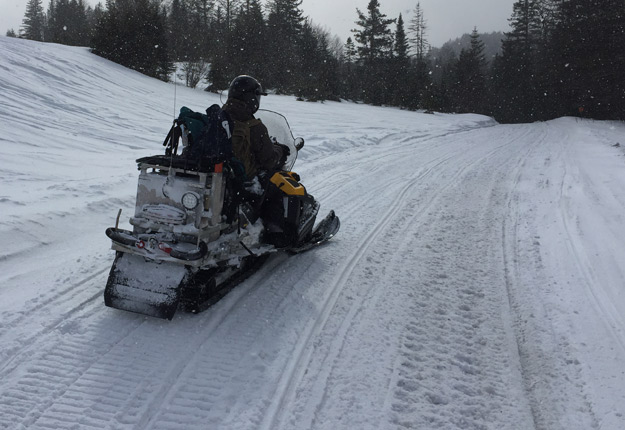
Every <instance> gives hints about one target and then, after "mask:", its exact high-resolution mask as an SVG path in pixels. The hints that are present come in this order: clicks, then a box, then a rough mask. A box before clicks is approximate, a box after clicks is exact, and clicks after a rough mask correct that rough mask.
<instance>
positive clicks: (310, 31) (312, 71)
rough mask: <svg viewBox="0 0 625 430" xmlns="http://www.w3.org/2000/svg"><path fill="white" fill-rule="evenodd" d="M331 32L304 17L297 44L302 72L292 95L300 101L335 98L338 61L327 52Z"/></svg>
mask: <svg viewBox="0 0 625 430" xmlns="http://www.w3.org/2000/svg"><path fill="white" fill-rule="evenodd" d="M329 40H330V35H329V34H328V33H327V32H326V31H324V30H323V29H321V27H319V26H313V25H312V23H311V22H310V20H306V21H305V23H304V26H303V28H302V36H301V41H300V45H299V49H300V54H299V55H300V58H301V59H302V60H301V61H302V62H301V67H302V69H301V73H300V74H299V79H298V81H299V82H298V85H297V90H296V91H295V94H296V95H297V96H298V97H299V98H300V99H302V100H304V99H305V100H309V101H319V100H328V99H331V100H338V99H339V98H338V92H339V91H338V88H337V82H338V60H337V59H336V58H335V57H334V56H333V55H332V53H331V52H330V48H329V45H330V42H329Z"/></svg>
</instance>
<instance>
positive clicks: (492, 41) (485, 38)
mask: <svg viewBox="0 0 625 430" xmlns="http://www.w3.org/2000/svg"><path fill="white" fill-rule="evenodd" d="M479 35H480V40H481V41H482V42H484V56H485V57H486V60H487V61H488V62H489V63H490V62H491V61H492V60H493V58H494V57H495V55H496V54H501V41H502V40H503V39H504V37H505V36H504V34H503V32H501V31H493V32H492V33H479ZM470 46H471V35H470V34H469V33H465V34H463V35H462V36H460V37H457V38H455V39H453V40H451V39H450V40H449V41H448V42H445V43H444V44H443V46H441V47H440V48H432V51H431V55H432V57H440V56H443V57H448V56H449V55H450V54H451V53H453V55H454V57H456V58H457V57H458V56H459V55H460V51H461V50H462V49H463V48H464V49H469V48H470Z"/></svg>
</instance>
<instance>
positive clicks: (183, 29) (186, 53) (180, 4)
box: [167, 0, 197, 61]
mask: <svg viewBox="0 0 625 430" xmlns="http://www.w3.org/2000/svg"><path fill="white" fill-rule="evenodd" d="M188 4H189V2H188V1H185V0H172V2H171V9H170V11H169V14H168V16H167V43H168V46H169V52H170V55H171V58H172V60H173V61H193V60H197V59H196V58H191V52H192V51H191V49H189V45H190V44H191V43H192V38H193V36H192V35H191V33H192V28H193V27H192V25H191V18H190V16H189V15H190V14H189V8H188Z"/></svg>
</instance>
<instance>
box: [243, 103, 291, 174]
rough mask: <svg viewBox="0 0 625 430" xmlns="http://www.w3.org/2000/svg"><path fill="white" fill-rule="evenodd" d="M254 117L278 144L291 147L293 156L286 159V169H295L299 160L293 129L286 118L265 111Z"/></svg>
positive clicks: (257, 113)
mask: <svg viewBox="0 0 625 430" xmlns="http://www.w3.org/2000/svg"><path fill="white" fill-rule="evenodd" d="M254 116H255V117H256V118H258V119H260V120H261V121H262V122H263V124H265V127H267V130H268V131H269V136H270V137H271V138H275V139H276V140H277V141H278V143H281V144H283V145H286V146H288V147H289V149H290V150H291V154H290V155H289V156H288V158H287V159H286V163H285V164H284V169H285V170H291V169H293V166H294V165H295V160H297V148H296V147H295V138H294V137H293V133H292V132H291V127H289V123H288V122H287V120H286V118H285V117H284V116H283V115H280V114H279V113H277V112H273V111H270V110H263V109H260V110H258V112H256V113H255V114H254Z"/></svg>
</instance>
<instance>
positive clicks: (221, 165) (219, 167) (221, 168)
mask: <svg viewBox="0 0 625 430" xmlns="http://www.w3.org/2000/svg"><path fill="white" fill-rule="evenodd" d="M223 171H224V163H219V164H215V173H221V172H223Z"/></svg>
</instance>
